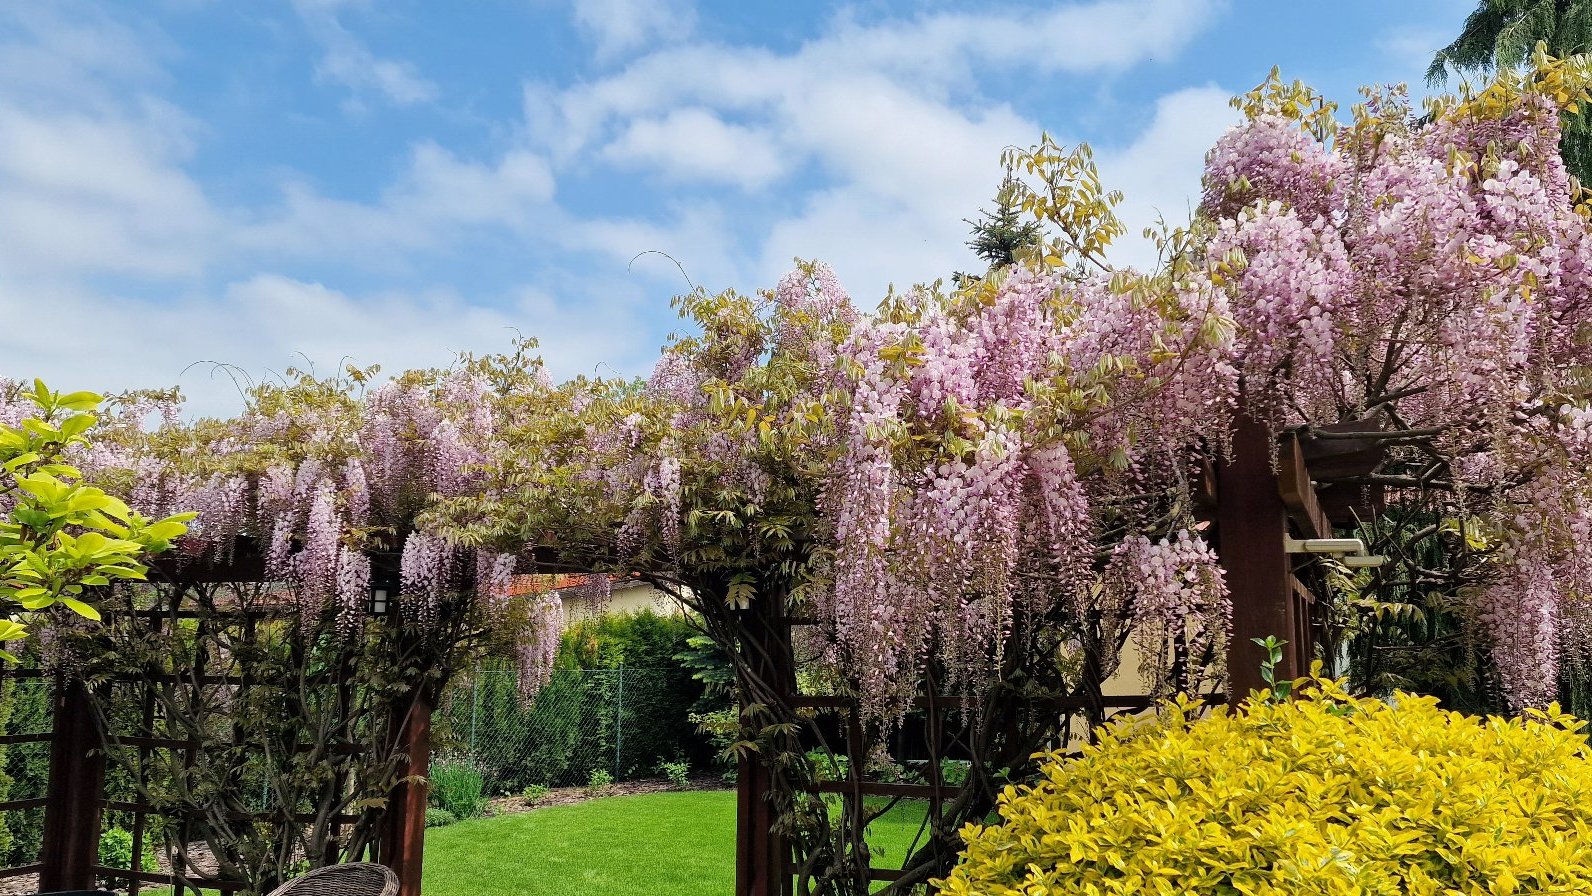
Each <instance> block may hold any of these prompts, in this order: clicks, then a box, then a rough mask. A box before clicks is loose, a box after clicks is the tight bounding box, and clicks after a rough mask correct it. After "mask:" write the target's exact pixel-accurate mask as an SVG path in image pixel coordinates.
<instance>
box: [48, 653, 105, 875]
mask: <svg viewBox="0 0 1592 896" xmlns="http://www.w3.org/2000/svg"><path fill="white" fill-rule="evenodd" d="M53 703H54V706H53V707H52V708H53V710H54V713H53V715H54V718H53V720H52V723H51V730H50V779H49V787H48V790H47V797H48V802H47V803H45V806H44V831H43V835H44V842H43V844H42V846H41V855H40V863H41V866H42V867H41V868H40V869H39V889H40V890H41V891H50V890H92V889H94V866H96V865H98V864H99V834H100V808H101V803H100V793H101V791H102V790H103V789H104V784H105V757H104V755H103V754H102V753H101V752H100V751H99V746H100V739H99V733H98V732H97V731H96V730H95V729H96V726H95V722H94V708H93V706H92V704H91V703H90V702H89V693H88V687H87V685H85V684H83V682H81V681H77V680H75V679H72V678H69V677H67V676H64V675H57V676H56V682H55V696H54V698H53Z"/></svg>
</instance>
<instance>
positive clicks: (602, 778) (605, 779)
mask: <svg viewBox="0 0 1592 896" xmlns="http://www.w3.org/2000/svg"><path fill="white" fill-rule="evenodd" d="M613 786H614V776H613V773H612V772H610V771H608V770H607V769H605V768H594V769H592V770H591V777H589V778H587V779H586V789H587V790H590V791H593V792H602V791H604V790H608V789H610V788H612V787H613Z"/></svg>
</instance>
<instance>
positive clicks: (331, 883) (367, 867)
mask: <svg viewBox="0 0 1592 896" xmlns="http://www.w3.org/2000/svg"><path fill="white" fill-rule="evenodd" d="M267 896H398V877H397V875H395V874H393V873H392V870H391V869H389V868H388V867H387V866H386V865H374V864H371V863H370V862H351V863H349V864H347V865H327V866H326V867H325V868H317V869H315V870H314V871H311V872H310V873H308V874H305V875H303V876H301V877H295V878H293V879H292V880H290V881H288V882H287V883H285V884H283V885H282V886H280V887H277V888H276V889H274V890H272V891H271V892H270V893H269V894H267Z"/></svg>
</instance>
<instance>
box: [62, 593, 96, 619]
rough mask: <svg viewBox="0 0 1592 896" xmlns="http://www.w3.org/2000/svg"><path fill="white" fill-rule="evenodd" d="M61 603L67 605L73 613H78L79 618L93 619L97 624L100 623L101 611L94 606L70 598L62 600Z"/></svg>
mask: <svg viewBox="0 0 1592 896" xmlns="http://www.w3.org/2000/svg"><path fill="white" fill-rule="evenodd" d="M61 603H63V604H65V605H66V606H67V607H68V608H70V609H71V610H72V612H74V613H76V614H77V615H79V616H82V617H84V618H86V619H92V620H94V621H95V622H99V621H100V611H99V610H97V609H95V608H94V605H93V604H87V603H84V602H83V601H80V600H76V599H74V598H70V597H63V598H61Z"/></svg>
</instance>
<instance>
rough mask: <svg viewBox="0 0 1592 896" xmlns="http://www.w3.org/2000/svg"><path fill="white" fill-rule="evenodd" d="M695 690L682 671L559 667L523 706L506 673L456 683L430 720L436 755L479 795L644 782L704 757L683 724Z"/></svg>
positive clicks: (486, 672)
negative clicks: (470, 772)
mask: <svg viewBox="0 0 1592 896" xmlns="http://www.w3.org/2000/svg"><path fill="white" fill-rule="evenodd" d="M701 691H702V689H701V685H700V684H698V683H697V682H695V681H693V680H692V679H691V676H690V673H689V672H688V671H686V670H685V669H682V668H678V667H676V668H662V669H647V668H631V667H628V666H620V667H617V668H614V669H565V670H560V671H556V672H554V673H553V677H552V680H551V681H549V682H548V684H547V685H546V686H544V687H543V688H542V689H541V690H540V691H539V692H537V694H536V697H535V699H534V700H532V701H531V703H530V705H528V706H527V705H525V703H524V701H522V700H521V698H520V696H519V693H518V687H517V682H516V679H515V675H514V673H513V672H511V671H503V670H493V669H479V670H476V671H474V672H472V673H470V674H467V675H463V676H460V677H459V678H458V679H456V680H455V681H454V683H453V685H452V686H451V687H449V688H448V690H447V692H446V693H445V694H444V696H443V700H442V704H441V706H440V707H439V708H438V712H437V714H436V716H435V722H434V724H435V733H436V740H435V744H434V746H435V750H436V753H437V754H438V755H439V756H445V757H456V758H464V759H468V760H469V761H470V763H471V764H472V765H474V766H475V767H476V768H477V769H478V770H479V771H480V772H481V775H482V777H483V778H484V779H485V785H486V793H487V794H488V795H502V794H515V793H519V792H520V791H521V790H523V789H524V788H526V787H529V786H533V785H534V786H542V787H572V786H580V785H587V784H590V783H592V782H593V781H594V780H598V781H600V780H603V778H604V777H610V778H611V780H614V781H625V780H631V779H635V778H646V777H654V776H656V775H658V774H659V764H660V763H663V762H676V761H682V760H684V761H686V762H688V763H690V764H691V765H692V766H695V767H701V765H702V764H704V763H706V762H708V761H710V760H711V750H710V749H709V748H708V747H707V746H706V743H705V740H704V738H703V737H702V736H701V735H700V734H698V733H697V731H696V726H695V724H694V723H692V722H691V720H690V719H689V718H688V716H689V714H690V712H691V708H692V704H693V703H694V702H695V701H696V699H697V698H698V697H699V696H700V694H701Z"/></svg>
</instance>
